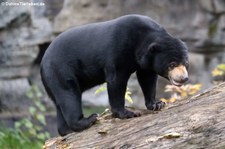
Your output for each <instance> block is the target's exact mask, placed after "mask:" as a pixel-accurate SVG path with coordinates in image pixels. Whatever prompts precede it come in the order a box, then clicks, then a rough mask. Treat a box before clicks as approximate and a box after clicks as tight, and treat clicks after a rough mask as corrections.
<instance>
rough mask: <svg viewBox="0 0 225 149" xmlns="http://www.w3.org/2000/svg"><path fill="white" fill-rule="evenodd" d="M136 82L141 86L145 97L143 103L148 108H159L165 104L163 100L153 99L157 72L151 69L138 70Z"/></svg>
mask: <svg viewBox="0 0 225 149" xmlns="http://www.w3.org/2000/svg"><path fill="white" fill-rule="evenodd" d="M136 74H137V78H138V82H139V84H140V86H141V89H142V92H143V94H144V97H145V105H146V107H147V109H149V110H160V109H162V108H163V107H164V106H165V102H162V101H157V100H156V99H155V94H156V84H157V78H158V76H157V74H155V73H154V72H151V71H145V70H139V71H137V73H136Z"/></svg>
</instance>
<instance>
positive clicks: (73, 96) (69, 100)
mask: <svg viewBox="0 0 225 149" xmlns="http://www.w3.org/2000/svg"><path fill="white" fill-rule="evenodd" d="M58 95H59V96H57V97H56V104H57V106H59V107H60V110H61V114H62V115H61V116H62V117H63V118H64V120H65V122H66V124H67V126H68V127H69V128H70V129H71V130H72V131H82V130H84V129H86V128H88V127H90V126H91V125H93V124H94V122H95V121H96V120H97V114H92V115H91V116H89V117H88V118H84V117H83V112H82V103H81V94H79V93H75V92H74V89H68V90H61V91H60V92H58ZM59 116H60V115H59ZM62 117H59V119H58V121H59V122H58V123H59V124H60V125H59V126H58V129H60V131H61V132H60V133H62V134H63V135H65V134H68V133H70V130H68V129H67V128H66V127H60V126H61V125H63V123H64V122H63V121H61V120H60V119H61V118H62ZM65 128H66V129H65ZM63 129H64V130H63ZM67 131H68V132H67Z"/></svg>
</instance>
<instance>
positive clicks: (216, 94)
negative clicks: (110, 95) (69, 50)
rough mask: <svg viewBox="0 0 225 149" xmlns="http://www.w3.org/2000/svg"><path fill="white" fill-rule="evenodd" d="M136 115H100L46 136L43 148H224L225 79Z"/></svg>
mask: <svg viewBox="0 0 225 149" xmlns="http://www.w3.org/2000/svg"><path fill="white" fill-rule="evenodd" d="M141 112H142V113H143V115H142V116H141V117H138V118H132V119H126V120H120V119H115V118H111V117H110V116H109V115H108V116H102V117H104V118H100V120H99V122H98V123H97V124H95V125H94V126H92V127H91V128H89V129H87V130H84V131H82V132H79V133H72V134H69V135H67V136H65V137H56V138H52V139H49V140H47V141H46V142H45V144H44V147H43V148H44V149H55V148H68V149H69V148H73V149H77V148H91V149H105V148H115V149H117V148H118V149H130V148H132V149H133V148H138V149H139V148H148V149H155V148H157V149H207V148H209V149H217V148H218V149H225V83H222V84H220V85H218V86H215V87H213V88H211V89H208V90H207V91H204V92H203V93H201V94H198V95H195V96H193V97H191V98H188V99H184V100H180V101H177V102H175V103H173V104H168V105H167V107H166V108H165V109H163V110H162V111H158V112H151V111H147V110H141Z"/></svg>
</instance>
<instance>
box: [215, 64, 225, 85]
mask: <svg viewBox="0 0 225 149" xmlns="http://www.w3.org/2000/svg"><path fill="white" fill-rule="evenodd" d="M212 76H213V81H214V83H216V84H217V83H221V82H223V81H225V64H219V65H218V66H217V67H216V68H214V69H213V71H212Z"/></svg>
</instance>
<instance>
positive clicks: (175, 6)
mask: <svg viewBox="0 0 225 149" xmlns="http://www.w3.org/2000/svg"><path fill="white" fill-rule="evenodd" d="M21 1H24V0H21ZM0 2H4V5H3V4H2V3H1V5H0V18H1V19H0V102H1V104H0V105H3V106H2V108H3V107H6V108H5V109H11V110H12V111H13V110H15V109H16V110H18V111H20V110H24V108H26V107H27V105H26V104H20V103H27V102H26V101H27V99H26V97H25V93H26V92H27V91H28V89H29V88H30V85H31V84H39V85H40V86H41V81H40V76H39V67H38V66H39V63H40V60H41V57H42V56H43V54H44V51H45V49H46V47H47V46H48V45H49V43H50V42H51V41H52V40H53V39H54V38H55V37H56V35H58V34H59V33H61V32H62V31H64V30H66V29H67V28H70V27H73V26H78V25H82V24H87V23H92V22H99V21H104V20H109V19H113V18H115V17H118V16H121V15H126V14H134V13H137V14H144V15H148V16H150V17H152V18H153V19H155V20H156V21H157V22H159V23H160V24H162V25H163V26H164V27H165V28H166V29H167V30H168V31H169V32H170V33H171V34H173V35H175V36H176V37H179V38H182V39H183V40H184V41H186V42H187V44H188V47H189V48H190V51H192V52H198V53H203V54H204V53H209V52H217V51H219V52H221V51H222V50H223V49H224V46H225V40H224V39H225V0H198V1H196V0H182V1H181V0H166V1H165V0H141V1H140V0H64V1H63V0H59V1H54V0H38V1H35V2H42V3H44V4H45V5H43V6H6V5H5V3H6V2H15V1H12V0H11V1H10V0H8V1H3V0H1V1H0ZM24 2H31V1H29V0H27V1H24ZM220 55H221V54H220ZM222 55H224V53H223V54H222ZM196 59H197V60H198V61H200V62H199V65H200V64H201V63H202V65H200V66H196V63H195V62H196ZM190 61H191V65H192V66H193V67H192V69H191V70H190V71H191V72H193V74H192V76H191V81H192V82H198V81H199V79H200V82H201V81H202V82H204V80H201V77H202V76H201V74H197V75H196V72H198V73H200V72H201V71H199V70H201V68H200V67H204V70H205V71H206V70H207V69H209V68H206V66H205V61H206V59H205V57H202V56H200V57H198V55H197V56H196V55H194V56H193V55H192V56H191V57H190ZM215 61H216V63H221V62H223V61H225V60H224V58H223V56H222V58H220V59H219V60H218V59H217V58H216V60H215ZM213 65H214V63H213ZM213 65H212V66H213ZM212 66H210V69H211V67H212ZM206 79H207V78H206ZM131 80H133V81H131V82H130V83H129V84H130V86H131V89H132V91H133V93H134V94H135V95H136V97H137V98H142V97H140V95H141V92H140V89H139V88H137V82H135V78H134V79H131ZM161 82H163V81H161ZM163 84H164V83H159V88H158V90H161V91H162V90H163ZM93 92H94V90H91V91H90V92H88V93H87V94H85V95H84V98H85V101H87V102H89V103H92V104H100V103H101V104H107V95H106V94H101V95H98V96H96V95H94V93H93ZM161 94H162V92H160V91H159V94H158V96H160V95H161ZM46 97H47V96H46ZM93 98H95V99H93ZM22 100H25V102H22ZM98 100H100V101H98ZM141 100H142V101H143V99H141ZM43 101H44V102H47V103H49V102H48V101H49V100H48V99H47V98H43ZM13 104H15V105H14V106H13ZM19 104H20V105H19ZM49 104H50V103H49ZM142 105H143V104H142ZM12 107H13V108H12Z"/></svg>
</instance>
